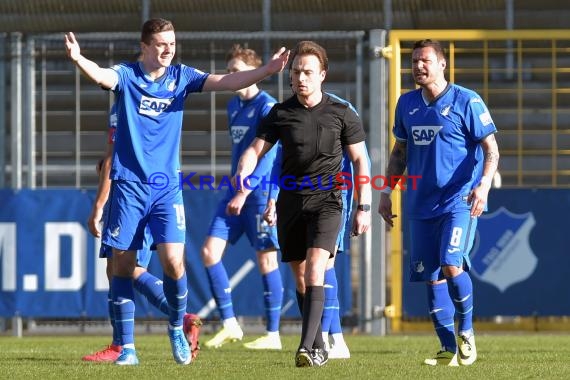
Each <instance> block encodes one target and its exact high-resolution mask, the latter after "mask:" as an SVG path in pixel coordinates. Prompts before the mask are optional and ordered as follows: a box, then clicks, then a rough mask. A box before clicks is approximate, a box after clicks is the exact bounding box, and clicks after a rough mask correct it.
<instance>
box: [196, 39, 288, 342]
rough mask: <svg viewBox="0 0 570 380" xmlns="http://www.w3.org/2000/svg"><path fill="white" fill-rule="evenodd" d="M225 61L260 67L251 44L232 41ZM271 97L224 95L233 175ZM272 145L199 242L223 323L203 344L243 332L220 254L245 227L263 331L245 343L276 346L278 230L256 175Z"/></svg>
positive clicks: (250, 92) (269, 158)
mask: <svg viewBox="0 0 570 380" xmlns="http://www.w3.org/2000/svg"><path fill="white" fill-rule="evenodd" d="M226 63H227V69H228V72H230V73H233V72H239V71H244V70H253V69H255V68H258V67H260V66H261V58H260V57H259V55H258V54H257V53H256V52H255V51H254V50H252V49H245V48H243V47H241V46H239V45H235V46H234V47H233V48H232V49H230V51H229V52H228V54H227V56H226ZM275 103H276V100H275V99H274V98H273V97H272V96H270V95H269V94H268V93H267V92H265V91H262V90H260V89H259V88H258V87H257V85H256V84H253V85H251V86H249V87H246V88H243V89H240V90H238V91H237V96H235V97H233V98H232V99H231V100H230V101H229V103H228V106H227V114H228V124H229V132H230V137H231V139H232V170H231V173H232V175H234V174H235V172H236V167H237V163H238V160H239V158H240V156H241V154H242V153H243V151H244V150H245V149H246V148H247V147H248V146H249V144H250V143H251V142H252V141H253V139H254V138H255V134H256V132H257V126H258V125H259V121H260V119H261V118H262V117H264V116H265V115H267V114H268V113H269V110H271V107H273V104H275ZM276 149H277V147H275V148H274V149H272V150H271V151H270V152H268V153H267V155H265V157H264V158H263V159H262V160H260V162H259V164H258V166H257V168H256V170H255V172H254V173H253V176H252V177H251V179H250V181H249V186H248V187H249V188H241V189H239V191H236V190H235V189H234V188H228V191H227V194H226V196H225V197H224V198H223V199H222V200H221V201H220V203H219V205H218V208H217V212H216V214H215V216H214V219H213V220H212V224H211V226H210V231H209V232H208V236H207V238H206V241H205V242H204V245H203V247H202V261H203V262H204V265H205V266H206V271H207V274H208V280H209V283H210V289H211V290H212V293H213V295H214V299H215V300H216V304H217V306H218V311H219V313H220V316H221V319H222V323H223V326H222V329H221V330H220V331H219V332H218V333H217V334H216V335H215V336H214V337H213V338H212V339H211V340H209V341H207V342H206V344H205V345H206V347H214V348H217V347H220V346H222V345H223V344H225V343H228V342H232V341H237V340H241V339H242V337H243V331H242V329H241V327H240V326H239V324H238V322H237V320H236V318H235V314H234V309H233V304H232V293H231V287H230V282H229V278H228V274H227V272H226V269H225V267H224V264H223V262H222V256H223V254H224V251H225V249H226V246H227V243H228V242H229V243H230V244H234V243H235V242H237V241H238V239H239V238H240V237H241V236H242V235H243V234H244V233H245V234H246V235H247V237H248V239H249V241H250V243H251V245H252V246H253V247H254V248H255V250H256V253H257V263H258V265H259V271H260V272H261V276H262V282H263V295H264V303H265V317H266V331H267V333H266V334H265V335H264V336H262V337H260V338H258V339H256V340H254V341H252V342H248V343H245V344H244V346H245V347H246V348H250V349H261V350H265V349H273V350H280V349H281V338H280V336H279V320H280V314H281V304H282V302H283V284H282V280H281V272H280V271H279V266H278V261H277V249H278V243H277V231H276V229H275V227H270V226H268V225H267V223H265V222H264V220H263V217H262V216H263V211H264V209H265V205H266V203H267V196H268V190H269V189H268V188H267V187H268V186H264V185H263V184H259V180H260V179H262V178H263V179H268V178H269V176H270V174H271V169H272V166H273V161H274V160H275V151H276ZM234 203H241V204H243V205H244V206H243V209H242V211H241V213H240V215H229V214H228V213H227V212H226V208H227V207H228V204H234Z"/></svg>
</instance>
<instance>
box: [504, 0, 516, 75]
mask: <svg viewBox="0 0 570 380" xmlns="http://www.w3.org/2000/svg"><path fill="white" fill-rule="evenodd" d="M514 8H515V7H514V0H505V28H506V29H507V30H513V28H514V26H515V9H514ZM505 45H506V48H507V54H506V55H505V68H506V70H505V76H506V79H513V75H514V71H515V70H514V67H515V57H514V54H513V40H507V41H505Z"/></svg>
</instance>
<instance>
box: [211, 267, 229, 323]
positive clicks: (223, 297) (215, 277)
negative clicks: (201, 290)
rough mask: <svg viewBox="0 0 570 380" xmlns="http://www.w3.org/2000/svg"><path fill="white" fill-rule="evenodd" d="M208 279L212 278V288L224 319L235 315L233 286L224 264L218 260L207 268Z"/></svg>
mask: <svg viewBox="0 0 570 380" xmlns="http://www.w3.org/2000/svg"><path fill="white" fill-rule="evenodd" d="M206 273H208V280H210V290H211V291H212V294H213V295H214V299H215V300H216V305H218V310H219V312H220V317H221V318H222V320H226V319H230V318H233V317H235V314H234V305H233V304H232V288H231V287H230V280H229V278H228V273H227V272H226V268H224V264H222V262H221V261H220V262H218V263H216V264H214V265H212V266H210V267H207V268H206Z"/></svg>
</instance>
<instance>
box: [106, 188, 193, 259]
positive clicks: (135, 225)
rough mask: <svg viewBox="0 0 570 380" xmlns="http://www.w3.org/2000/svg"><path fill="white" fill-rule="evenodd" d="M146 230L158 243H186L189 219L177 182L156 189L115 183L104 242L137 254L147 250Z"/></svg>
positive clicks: (110, 195) (110, 200)
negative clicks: (145, 246) (147, 229)
mask: <svg viewBox="0 0 570 380" xmlns="http://www.w3.org/2000/svg"><path fill="white" fill-rule="evenodd" d="M147 227H148V228H149V230H150V234H151V236H152V240H153V241H154V243H155V244H161V243H182V244H184V243H185V241H186V218H185V216H184V203H183V200H182V191H181V190H180V187H179V186H178V183H176V184H173V185H170V186H168V187H166V188H165V189H155V188H153V187H152V185H149V184H145V183H140V182H131V181H122V180H114V181H113V182H112V184H111V192H110V194H109V216H108V217H107V220H106V221H105V228H104V229H103V241H102V243H103V244H106V245H109V246H111V247H113V248H116V249H120V250H131V251H138V250H140V249H142V248H143V247H144V241H145V229H146V228H147Z"/></svg>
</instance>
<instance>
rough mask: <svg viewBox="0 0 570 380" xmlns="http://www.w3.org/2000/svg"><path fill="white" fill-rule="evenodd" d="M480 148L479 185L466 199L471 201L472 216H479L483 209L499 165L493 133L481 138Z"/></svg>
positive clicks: (497, 150) (497, 149)
mask: <svg viewBox="0 0 570 380" xmlns="http://www.w3.org/2000/svg"><path fill="white" fill-rule="evenodd" d="M481 148H483V154H484V156H485V161H484V163H483V177H481V182H480V183H479V186H477V187H475V188H474V189H473V191H472V192H471V194H469V197H468V198H467V201H468V202H470V203H471V216H474V217H475V216H480V215H481V214H482V213H483V211H484V210H485V205H486V204H487V197H488V195H489V189H491V184H492V183H493V176H494V175H495V172H496V171H497V167H498V165H499V147H498V145H497V140H495V135H494V134H492V135H489V136H487V137H485V138H484V139H483V140H481Z"/></svg>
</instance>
